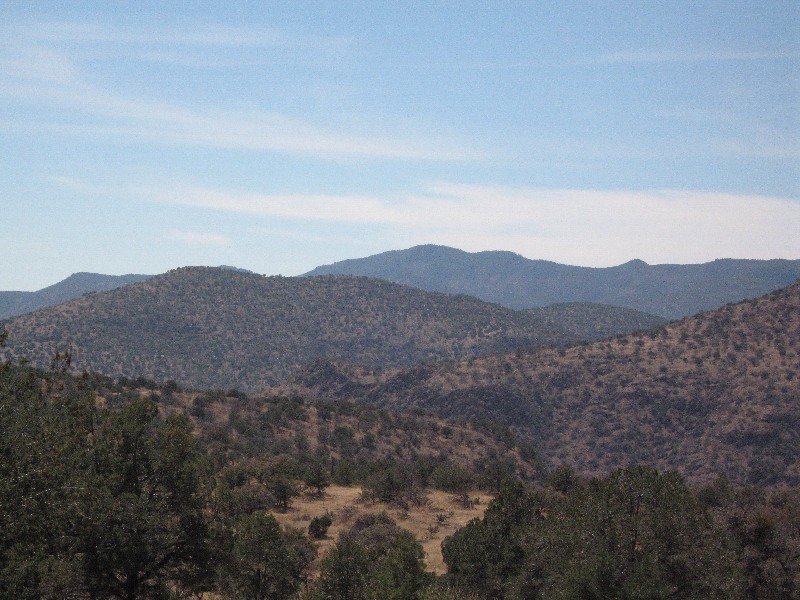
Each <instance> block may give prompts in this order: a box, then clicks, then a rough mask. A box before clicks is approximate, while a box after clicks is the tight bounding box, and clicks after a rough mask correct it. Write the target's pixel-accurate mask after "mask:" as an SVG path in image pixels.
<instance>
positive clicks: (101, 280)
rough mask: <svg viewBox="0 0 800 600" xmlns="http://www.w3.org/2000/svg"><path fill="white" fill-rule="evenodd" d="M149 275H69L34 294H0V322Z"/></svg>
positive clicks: (140, 279) (126, 283)
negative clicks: (0, 320)
mask: <svg viewBox="0 0 800 600" xmlns="http://www.w3.org/2000/svg"><path fill="white" fill-rule="evenodd" d="M150 277H152V276H151V275H101V274H99V273H73V274H72V275H70V276H69V277H67V278H66V279H64V280H63V281H59V282H58V283H56V284H53V285H51V286H48V287H46V288H43V289H41V290H38V291H36V292H13V291H12V292H0V319H8V318H10V317H16V316H18V315H23V314H25V313H29V312H33V311H35V310H39V309H40V308H47V307H48V306H55V305H57V304H62V303H64V302H68V301H70V300H72V299H74V298H78V297H79V296H82V295H84V294H88V293H91V292H103V291H107V290H113V289H115V288H118V287H122V286H124V285H129V284H131V283H138V282H140V281H145V280H147V279H149V278H150Z"/></svg>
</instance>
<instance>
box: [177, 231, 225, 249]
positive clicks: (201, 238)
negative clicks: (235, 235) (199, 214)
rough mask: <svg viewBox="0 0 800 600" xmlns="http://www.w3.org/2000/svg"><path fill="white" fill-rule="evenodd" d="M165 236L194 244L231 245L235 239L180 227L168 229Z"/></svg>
mask: <svg viewBox="0 0 800 600" xmlns="http://www.w3.org/2000/svg"><path fill="white" fill-rule="evenodd" d="M164 237H165V238H166V239H168V240H173V241H177V242H183V243H186V244H190V245H192V246H230V245H232V244H233V240H231V238H229V237H227V236H224V235H219V234H216V233H201V232H197V231H180V230H178V229H173V230H171V231H168V232H167V233H166V234H165V236H164Z"/></svg>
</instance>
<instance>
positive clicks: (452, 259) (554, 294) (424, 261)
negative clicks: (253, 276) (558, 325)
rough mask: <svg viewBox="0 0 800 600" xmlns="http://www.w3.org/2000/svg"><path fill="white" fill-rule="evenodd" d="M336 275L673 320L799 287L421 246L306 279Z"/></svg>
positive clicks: (786, 278)
mask: <svg viewBox="0 0 800 600" xmlns="http://www.w3.org/2000/svg"><path fill="white" fill-rule="evenodd" d="M334 274H340V275H363V276H366V277H377V278H379V279H385V280H387V281H394V282H396V283H403V284H406V285H411V286H414V287H417V288H420V289H424V290H429V291H435V292H445V293H451V294H468V295H470V296H475V297H476V298H480V299H482V300H485V301H487V302H495V303H497V304H501V305H503V306H507V307H509V308H515V309H524V308H533V307H542V306H547V305H551V304H559V303H564V302H590V303H599V304H609V305H613V306H622V307H627V308H631V309H635V310H639V311H643V312H646V313H650V314H653V315H659V316H661V317H664V318H666V319H669V320H673V319H679V318H681V317H685V316H689V315H693V314H696V313H698V312H701V311H704V310H710V309H713V308H717V307H719V306H722V305H724V304H728V303H731V302H739V301H740V300H745V299H748V298H755V297H757V296H761V295H762V294H766V293H768V292H771V291H773V290H776V289H778V288H782V287H784V286H787V285H789V284H790V283H792V282H793V281H795V280H797V279H800V260H780V259H776V260H738V259H721V260H715V261H713V262H709V263H703V264H691V265H648V264H647V263H645V262H644V261H641V260H633V261H630V262H627V263H625V264H622V265H619V266H616V267H608V268H589V267H576V266H570V265H562V264H558V263H554V262H549V261H544V260H530V259H528V258H524V257H522V256H520V255H519V254H514V253H512V252H501V251H492V252H476V253H469V252H464V251H462V250H457V249H455V248H449V247H446V246H433V245H424V246H415V247H413V248H409V249H407V250H396V251H391V252H383V253H381V254H376V255H374V256H369V257H367V258H359V259H352V260H344V261H341V262H337V263H334V264H331V265H326V266H320V267H317V268H316V269H314V270H312V271H309V272H308V273H306V276H315V275H334Z"/></svg>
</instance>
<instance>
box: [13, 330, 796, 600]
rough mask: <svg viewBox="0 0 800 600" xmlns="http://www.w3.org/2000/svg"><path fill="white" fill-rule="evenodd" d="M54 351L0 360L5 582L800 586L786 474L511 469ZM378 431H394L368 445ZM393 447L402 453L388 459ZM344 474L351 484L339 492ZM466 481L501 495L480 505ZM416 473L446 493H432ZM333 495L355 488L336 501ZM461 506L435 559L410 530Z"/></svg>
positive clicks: (322, 416) (415, 432)
mask: <svg viewBox="0 0 800 600" xmlns="http://www.w3.org/2000/svg"><path fill="white" fill-rule="evenodd" d="M0 339H1V338H0ZM68 366H69V357H68V356H64V355H59V356H56V357H54V362H53V368H52V369H51V370H49V371H47V372H41V371H35V370H32V369H30V368H29V367H22V366H18V365H15V364H12V363H8V362H4V363H0V454H1V455H2V456H3V461H2V462H0V596H2V597H4V598H15V599H21V600H29V599H30V600H35V599H56V598H73V599H75V600H89V599H91V598H115V599H119V600H157V599H162V598H174V597H176V594H178V597H180V596H184V597H185V596H190V597H191V596H202V595H204V594H205V595H206V597H213V598H221V599H223V600H234V599H238V598H271V599H274V600H288V599H289V598H295V599H302V600H323V599H326V598H350V599H353V600H374V599H377V598H418V599H420V600H437V599H438V600H456V599H459V600H478V599H497V598H505V599H509V600H522V599H527V600H536V599H542V600H545V599H549V598H552V597H554V596H555V597H561V596H564V597H575V596H576V595H578V597H580V595H581V594H583V592H584V591H586V590H597V591H599V592H603V593H606V594H610V595H611V596H610V597H614V598H619V597H639V596H641V595H642V594H646V595H647V596H651V595H652V594H653V593H654V592H658V593H660V594H663V595H668V596H669V595H674V593H673V592H674V591H675V590H680V591H681V594H680V597H687V598H692V597H697V598H719V599H720V600H722V599H725V600H727V599H734V600H750V599H761V598H763V599H773V598H789V599H791V598H794V597H796V594H797V591H798V590H800V581H798V579H797V574H798V572H800V554H798V552H797V548H798V542H800V538H798V536H799V535H800V530H798V528H797V526H796V525H797V522H798V518H800V514H799V513H798V509H799V508H800V503H798V501H797V499H798V497H797V489H783V490H778V491H773V492H770V493H765V492H763V491H760V490H757V489H752V488H750V489H740V488H737V487H735V486H732V485H730V484H729V483H728V482H726V481H725V480H717V481H715V482H714V483H713V484H712V485H710V486H706V487H703V488H699V489H697V488H696V489H692V488H690V487H688V486H687V485H686V483H685V481H684V480H683V479H682V478H681V477H680V475H678V474H676V473H663V474H660V473H658V472H656V471H654V470H652V469H649V468H646V467H634V468H627V469H622V470H618V471H615V472H613V473H611V474H609V475H608V476H606V477H602V478H599V479H593V480H585V479H583V478H581V477H580V476H578V475H577V474H576V473H575V472H574V471H573V470H572V469H571V468H569V467H566V466H563V467H560V468H558V469H555V470H553V471H552V472H551V473H549V475H548V476H547V478H546V480H543V479H540V480H539V483H537V484H535V485H531V484H530V483H523V482H521V481H520V480H519V479H517V478H516V477H517V476H519V475H520V472H519V471H515V470H513V469H512V470H509V469H507V468H502V466H501V468H496V467H494V468H486V466H483V467H481V465H492V464H496V465H506V464H507V463H506V462H505V461H504V460H499V459H503V458H504V457H503V456H501V455H498V454H497V450H498V449H499V448H505V449H506V450H505V452H508V449H509V448H508V446H507V444H506V443H505V442H501V443H498V442H496V441H494V440H493V438H492V436H490V435H486V434H485V433H479V432H476V431H475V430H474V429H472V428H471V427H464V426H463V424H462V425H455V424H453V425H448V424H445V423H442V422H441V421H439V422H437V421H436V420H434V419H430V418H429V417H425V416H424V415H419V414H417V415H409V414H405V415H389V414H388V413H386V412H385V411H380V410H376V409H374V408H371V407H366V406H361V407H359V406H355V405H352V404H348V403H339V404H326V403H315V404H309V403H307V402H305V401H303V400H301V399H299V398H294V399H293V398H263V399H261V400H260V401H258V402H251V401H250V399H248V398H247V397H246V396H244V395H242V394H241V393H234V392H229V393H223V392H210V393H186V392H182V391H181V390H180V389H178V388H176V386H175V385H174V384H171V383H170V384H167V385H165V386H162V387H156V386H154V385H153V384H152V383H151V382H147V381H146V380H141V381H138V382H131V381H129V380H123V381H121V382H113V381H110V380H108V379H106V378H103V377H98V376H94V375H89V374H87V375H85V376H83V377H81V378H73V377H71V376H69V375H68V373H67V371H68ZM131 385H132V386H133V387H131ZM137 386H144V387H143V388H142V387H137ZM193 424H194V427H193ZM320 425H322V426H320ZM331 427H333V429H331ZM193 429H194V430H195V432H194V433H193ZM325 430H328V433H326V434H325V435H324V436H323V435H321V434H322V432H323V431H325ZM347 431H349V432H350V433H349V434H346V433H343V432H347ZM309 432H311V433H315V435H312V436H307V435H306V434H307V433H309ZM374 434H378V435H380V436H386V437H387V439H380V440H379V439H375V440H373V443H370V442H369V441H368V437H369V436H370V435H374ZM376 437H377V436H376ZM325 438H327V439H329V440H331V439H332V440H334V441H333V442H332V443H328V442H326V441H325ZM436 440H441V441H442V442H444V441H445V440H447V442H445V443H443V444H442V445H441V446H440V448H441V449H443V450H444V451H445V452H449V453H450V454H449V456H438V457H437V456H432V455H426V454H425V450H426V449H431V448H433V447H434V446H435V445H436V443H437V441H436ZM392 445H397V448H396V449H397V450H402V451H401V452H396V453H394V454H393V455H386V454H383V456H382V457H381V454H382V453H385V452H386V451H387V450H389V449H390V448H391V446H392ZM481 446H486V449H485V453H484V454H483V457H482V456H481V452H483V449H482V448H481ZM414 449H419V450H420V451H421V452H420V454H418V455H414ZM54 450H56V451H54ZM362 450H366V451H367V453H366V454H364V453H363V452H362ZM406 450H411V452H410V453H407V452H406ZM370 452H371V453H372V454H371V455H370ZM348 456H350V457H351V458H347V457H348ZM369 456H371V458H369ZM469 457H472V458H473V460H475V462H474V463H473V464H472V468H470V465H469ZM487 458H488V459H489V460H488V462H487V460H486V459H487ZM505 458H509V455H508V454H506V456H505ZM365 459H366V460H365ZM465 459H466V461H467V462H466V463H465V462H461V461H463V460H465ZM519 464H520V463H517V465H518V466H519ZM345 478H349V481H350V483H355V484H356V485H357V486H358V487H359V488H360V492H359V491H358V488H356V489H355V490H354V493H349V492H348V489H347V488H345V487H342V484H343V483H346V482H344V481H343V479H345ZM333 481H338V486H337V488H336V491H335V492H334V493H332V494H329V493H328V492H327V489H328V488H329V486H331V483H332V482H333ZM476 485H479V486H488V488H489V489H491V490H493V491H494V493H496V494H497V497H496V498H495V499H494V500H492V501H491V502H490V503H489V505H488V507H487V509H486V511H485V514H484V511H483V509H482V507H481V509H480V510H475V506H474V501H475V499H476V497H477V495H475V494H474V492H473V491H474V489H475V488H474V487H473V486H476ZM426 486H434V487H439V488H440V489H445V490H449V491H450V494H451V495H450V496H449V497H448V496H447V495H442V494H440V493H439V494H437V495H436V500H435V502H437V503H440V504H436V505H434V504H432V501H431V498H432V494H430V493H429V491H428V488H427V487H426ZM342 493H347V494H348V497H350V498H352V499H353V501H352V502H351V503H347V504H344V505H340V504H333V500H335V499H336V498H338V496H339V495H340V494H342ZM480 495H481V496H483V498H484V499H485V498H486V495H485V494H480ZM320 504H321V505H322V506H326V505H327V506H329V507H334V506H335V507H337V508H336V509H335V510H333V511H331V510H324V511H320V510H319V509H318V508H315V507H317V506H318V505H320ZM312 510H313V511H315V515H316V516H314V517H313V518H312V517H311V516H310V513H311V512H312ZM389 510H390V511H391V515H393V517H392V516H390V513H389ZM456 511H458V514H459V519H460V520H459V521H458V522H459V523H460V524H464V526H463V527H462V528H461V529H457V530H455V531H454V532H453V533H452V534H451V535H449V536H448V537H445V538H444V539H443V541H442V543H441V551H442V552H441V556H442V559H443V566H444V567H445V569H446V572H444V574H441V575H438V576H437V575H435V574H434V573H432V572H430V570H429V569H428V566H427V565H426V555H425V552H424V550H423V545H422V542H426V541H430V540H431V539H437V538H436V536H437V535H438V534H440V532H441V531H442V529H445V530H447V528H449V527H451V522H452V520H453V519H455V515H456ZM470 514H474V515H475V517H474V518H472V519H471V520H467V519H469V517H468V515H470ZM481 515H482V516H481ZM423 516H429V517H430V520H427V521H425V522H426V523H428V525H426V528H425V529H422V528H420V527H419V523H418V522H417V521H416V520H417V519H421V518H422V517H423ZM464 516H467V518H464ZM332 531H336V532H337V534H336V537H335V539H334V538H332V537H330V536H329V532H332ZM449 531H452V529H449ZM414 532H416V533H414ZM440 573H441V571H440Z"/></svg>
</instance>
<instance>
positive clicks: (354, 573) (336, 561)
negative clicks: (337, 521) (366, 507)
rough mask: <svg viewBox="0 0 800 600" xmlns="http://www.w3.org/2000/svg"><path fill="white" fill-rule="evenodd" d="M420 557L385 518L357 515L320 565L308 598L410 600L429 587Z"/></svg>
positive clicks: (404, 533) (419, 551)
mask: <svg viewBox="0 0 800 600" xmlns="http://www.w3.org/2000/svg"><path fill="white" fill-rule="evenodd" d="M423 556H424V553H423V551H422V547H421V546H420V545H419V544H418V543H417V542H416V541H415V540H414V537H413V536H412V535H411V534H410V533H408V532H407V531H404V530H403V529H401V528H399V527H398V526H397V524H396V523H395V522H394V521H392V519H391V518H389V517H388V516H387V515H386V514H385V513H382V514H371V515H364V516H361V517H359V518H358V519H357V520H356V521H355V523H354V524H353V526H352V527H351V528H350V529H349V530H348V531H346V532H345V533H344V534H342V536H341V537H340V539H339V541H338V543H337V545H336V548H335V549H334V550H333V551H332V552H331V553H330V554H329V555H328V556H327V557H326V558H325V560H323V561H322V566H321V572H320V577H319V580H318V581H317V583H316V586H315V589H314V590H313V591H312V593H311V594H310V598H324V599H326V600H327V599H347V600H414V599H416V598H419V597H420V594H421V593H422V591H423V589H424V588H425V586H426V585H428V584H429V583H430V577H429V575H428V574H427V573H426V572H425V568H424V563H423Z"/></svg>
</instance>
